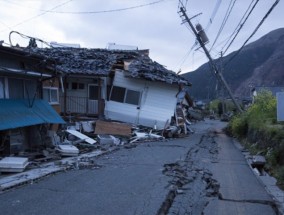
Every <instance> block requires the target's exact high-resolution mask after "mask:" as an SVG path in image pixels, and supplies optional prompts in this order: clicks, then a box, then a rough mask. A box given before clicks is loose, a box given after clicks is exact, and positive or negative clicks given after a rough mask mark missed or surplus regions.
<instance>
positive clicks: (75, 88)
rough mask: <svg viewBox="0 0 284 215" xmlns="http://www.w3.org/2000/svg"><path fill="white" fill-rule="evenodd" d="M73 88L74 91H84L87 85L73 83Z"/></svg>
mask: <svg viewBox="0 0 284 215" xmlns="http://www.w3.org/2000/svg"><path fill="white" fill-rule="evenodd" d="M71 86H72V90H83V89H85V85H84V84H83V83H77V82H72V84H71Z"/></svg>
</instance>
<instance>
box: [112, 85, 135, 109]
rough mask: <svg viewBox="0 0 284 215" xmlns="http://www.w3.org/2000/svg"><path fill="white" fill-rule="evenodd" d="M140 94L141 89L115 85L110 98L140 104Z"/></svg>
mask: <svg viewBox="0 0 284 215" xmlns="http://www.w3.org/2000/svg"><path fill="white" fill-rule="evenodd" d="M140 96H141V92H139V91H135V90H130V89H126V88H124V87H118V86H113V87H112V91H111V95H110V100H112V101H116V102H121V103H127V104H132V105H139V103H140Z"/></svg>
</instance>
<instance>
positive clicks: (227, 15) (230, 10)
mask: <svg viewBox="0 0 284 215" xmlns="http://www.w3.org/2000/svg"><path fill="white" fill-rule="evenodd" d="M236 1H237V0H234V1H233V0H231V1H230V3H229V6H228V9H227V11H226V14H225V16H224V19H223V21H222V24H221V26H220V28H219V31H218V33H217V35H216V37H215V40H214V42H213V44H212V46H211V48H210V49H209V52H210V51H211V49H212V48H213V47H214V45H215V43H216V42H217V40H218V39H219V37H220V35H221V33H222V31H223V30H224V27H225V25H226V23H227V21H228V19H229V17H230V15H231V12H232V10H233V8H234V6H235V3H236Z"/></svg>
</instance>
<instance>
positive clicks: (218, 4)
mask: <svg viewBox="0 0 284 215" xmlns="http://www.w3.org/2000/svg"><path fill="white" fill-rule="evenodd" d="M221 2H222V0H217V2H216V4H215V7H214V9H213V12H212V14H211V16H210V19H209V22H208V24H207V25H206V27H205V31H208V29H209V27H210V25H211V24H212V23H213V20H214V18H215V16H216V14H217V12H218V10H219V8H220V5H221Z"/></svg>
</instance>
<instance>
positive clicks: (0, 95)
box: [0, 78, 5, 99]
mask: <svg viewBox="0 0 284 215" xmlns="http://www.w3.org/2000/svg"><path fill="white" fill-rule="evenodd" d="M4 86H5V85H4V78H0V99H4V98H5V88H4Z"/></svg>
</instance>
